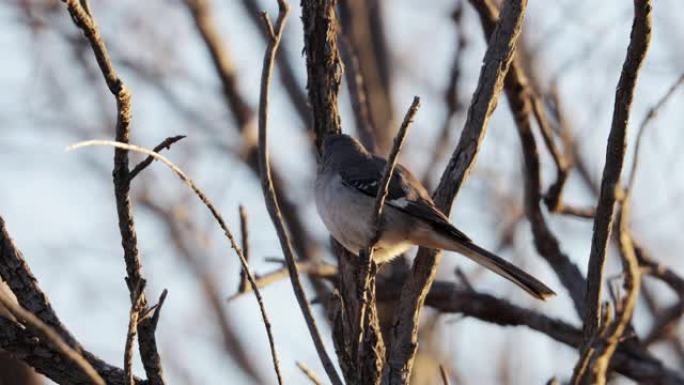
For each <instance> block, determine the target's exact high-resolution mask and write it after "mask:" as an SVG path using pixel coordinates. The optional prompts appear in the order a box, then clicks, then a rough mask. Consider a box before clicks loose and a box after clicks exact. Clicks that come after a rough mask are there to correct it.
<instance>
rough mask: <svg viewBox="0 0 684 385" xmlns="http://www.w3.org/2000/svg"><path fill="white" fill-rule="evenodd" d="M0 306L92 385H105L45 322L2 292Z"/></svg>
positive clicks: (77, 353)
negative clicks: (78, 369) (48, 343)
mask: <svg viewBox="0 0 684 385" xmlns="http://www.w3.org/2000/svg"><path fill="white" fill-rule="evenodd" d="M0 305H2V306H3V307H4V308H5V309H7V310H8V311H9V312H10V313H11V314H12V315H13V316H14V317H15V318H16V319H17V320H20V322H21V323H23V324H26V326H28V327H29V328H30V329H32V330H34V331H36V332H37V333H38V335H39V336H41V337H42V338H44V339H45V340H46V341H49V342H50V343H51V344H52V345H54V346H55V347H56V348H57V349H58V350H59V351H60V352H61V353H62V354H63V355H64V356H65V357H67V358H68V359H69V360H71V361H72V362H74V363H75V364H76V365H77V366H79V368H80V369H81V371H83V373H85V374H86V376H88V378H89V379H90V381H91V382H92V383H93V384H95V385H105V381H104V380H103V379H102V377H101V376H100V374H99V373H98V372H97V371H95V369H94V368H93V366H92V365H91V364H90V363H89V362H88V361H86V360H85V359H84V358H83V356H82V355H81V353H79V352H78V351H77V350H76V349H74V348H72V347H71V346H69V344H67V343H66V342H65V341H64V340H63V339H62V337H61V336H60V335H59V334H58V333H57V332H56V331H55V330H53V329H52V328H51V327H50V326H48V325H47V324H46V323H45V322H43V321H41V320H40V318H38V317H36V316H35V315H34V314H33V313H31V312H30V311H28V310H26V309H24V308H22V307H21V306H19V305H18V304H17V303H15V302H14V301H13V300H12V299H11V298H9V296H7V294H5V293H4V292H0ZM133 380H134V379H133V377H132V376H131V382H130V383H129V384H134V381H133Z"/></svg>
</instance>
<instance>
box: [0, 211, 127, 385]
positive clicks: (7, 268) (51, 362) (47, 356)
mask: <svg viewBox="0 0 684 385" xmlns="http://www.w3.org/2000/svg"><path fill="white" fill-rule="evenodd" d="M0 276H1V277H2V280H3V281H5V282H6V283H7V285H8V286H9V287H10V289H11V290H12V292H13V294H14V295H15V296H16V298H17V301H18V302H19V304H20V305H21V306H22V307H23V308H24V309H26V310H28V311H29V312H31V313H33V314H34V315H36V317H38V318H39V319H40V320H41V321H42V322H43V323H45V324H46V325H48V326H49V327H50V328H51V329H52V330H54V331H55V332H56V333H58V334H59V335H60V337H61V338H62V340H63V341H65V342H66V343H68V344H69V345H70V346H71V347H72V348H73V349H74V350H76V351H80V352H81V354H82V355H83V357H84V358H85V359H86V360H87V361H88V362H89V363H90V364H91V365H92V366H93V367H94V368H95V369H96V370H97V372H98V373H99V374H100V376H102V377H103V378H105V379H106V382H107V383H108V384H113V385H122V384H123V378H124V376H123V370H121V369H120V368H117V367H114V366H111V365H109V364H107V363H106V362H104V361H102V360H100V359H99V358H97V357H96V356H94V355H93V354H92V353H89V352H88V351H85V350H83V348H81V345H80V344H79V343H78V341H76V340H75V339H74V338H73V337H72V336H71V334H70V333H69V331H68V330H66V328H65V327H64V325H63V324H62V323H61V321H60V320H59V318H58V317H57V314H56V313H55V311H54V310H53V308H52V306H51V305H50V303H49V301H48V299H47V296H46V295H45V293H44V292H43V291H42V290H41V288H40V287H39V286H38V279H37V278H36V277H35V276H34V275H33V273H31V269H30V268H29V266H28V264H27V263H26V261H25V260H24V257H23V255H22V254H21V252H20V251H19V249H18V248H17V247H16V245H15V244H14V242H13V241H12V238H11V237H10V236H9V233H8V231H7V228H6V226H5V221H4V220H3V219H2V217H0ZM10 326H12V327H10ZM14 326H15V324H14V323H11V322H10V321H8V322H7V323H5V324H3V325H0V347H2V349H4V350H6V351H8V352H12V353H14V354H15V355H17V356H21V357H22V360H23V361H24V362H26V363H27V364H29V365H30V366H32V367H33V368H35V369H36V370H37V371H38V372H40V373H42V374H44V375H46V376H47V377H49V378H50V379H52V380H53V381H55V382H58V383H68V384H91V383H92V381H90V379H89V378H88V377H87V376H83V375H81V370H80V368H79V366H78V365H76V364H73V365H70V364H69V363H70V362H71V361H70V360H64V358H63V356H62V353H61V352H60V351H59V350H51V349H52V348H51V347H50V346H46V345H43V344H40V343H39V342H37V341H36V340H35V338H34V337H33V336H32V335H29V334H27V333H26V332H25V329H24V328H22V327H19V326H16V327H14ZM37 348H40V349H42V350H41V353H40V354H38V352H36V349H37ZM136 380H137V379H136ZM137 381H138V383H139V382H140V380H137Z"/></svg>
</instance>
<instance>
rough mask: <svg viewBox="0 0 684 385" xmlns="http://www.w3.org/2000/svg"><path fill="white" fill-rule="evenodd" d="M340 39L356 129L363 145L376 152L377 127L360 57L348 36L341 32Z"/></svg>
mask: <svg viewBox="0 0 684 385" xmlns="http://www.w3.org/2000/svg"><path fill="white" fill-rule="evenodd" d="M339 40H340V53H341V54H342V60H343V62H344V63H345V68H344V75H345V80H346V81H347V88H348V89H349V99H350V101H351V107H352V111H353V112H354V122H355V123H356V131H357V133H358V135H359V139H360V140H361V142H362V143H363V145H364V146H365V147H366V148H367V149H368V150H370V151H371V152H375V151H377V146H376V143H375V132H376V131H377V129H376V128H375V127H374V126H373V120H372V119H371V113H370V109H371V107H370V103H369V100H368V92H367V90H366V83H365V82H364V80H363V74H362V73H361V69H360V68H359V59H358V57H357V56H356V52H354V48H353V47H352V45H351V43H350V42H349V38H348V37H347V36H345V35H344V34H340V35H339Z"/></svg>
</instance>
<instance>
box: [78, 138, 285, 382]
mask: <svg viewBox="0 0 684 385" xmlns="http://www.w3.org/2000/svg"><path fill="white" fill-rule="evenodd" d="M90 146H112V147H116V148H121V149H125V150H129V151H135V152H139V153H142V154H146V155H150V156H152V157H154V158H155V159H156V160H158V161H160V162H162V163H163V164H164V165H166V166H167V167H169V168H170V169H171V171H173V173H174V174H176V175H177V176H178V177H179V178H180V179H181V180H182V181H183V182H184V183H185V184H186V185H187V186H188V187H189V188H190V189H191V190H192V191H193V192H194V193H195V195H197V197H198V198H199V199H200V200H201V201H202V203H204V205H205V206H206V207H207V209H209V211H210V212H211V214H212V216H213V217H214V219H216V222H217V223H218V225H219V226H220V227H221V230H223V233H224V234H225V236H226V237H227V238H228V241H230V246H231V247H232V248H233V250H235V253H236V254H237V255H238V258H239V259H240V264H241V265H242V269H243V270H245V272H246V273H247V279H248V280H249V284H250V286H251V287H252V291H254V296H255V297H256V299H257V302H258V304H259V310H260V311H261V317H262V319H263V321H264V326H265V328H266V334H267V335H268V340H269V345H270V348H271V355H272V357H273V365H274V368H275V371H276V375H277V376H278V378H279V380H280V379H281V375H280V366H279V363H278V353H277V351H276V349H275V343H274V340H273V334H272V331H271V322H270V321H269V318H268V314H267V312H266V307H265V305H264V301H263V298H262V296H261V292H260V291H259V288H258V287H257V285H256V279H255V278H254V274H253V273H252V270H251V268H250V267H249V263H248V262H247V260H246V259H245V256H244V255H243V254H242V249H240V246H239V245H238V243H237V240H236V239H235V237H234V236H233V233H232V232H231V231H230V229H229V228H228V225H226V221H225V220H224V219H223V217H222V216H221V214H220V213H219V211H218V209H216V206H214V204H213V203H211V201H210V200H209V198H208V197H207V196H206V195H205V194H204V192H202V190H200V188H199V187H197V185H196V184H195V182H193V180H192V179H191V178H190V177H189V176H188V175H186V174H185V172H183V170H181V169H180V168H179V167H178V166H176V165H175V164H174V163H173V162H171V161H170V160H169V159H167V158H166V157H165V156H163V155H161V154H159V153H156V152H154V151H152V150H149V149H147V148H143V147H139V146H136V145H133V144H126V143H119V142H112V141H109V140H87V141H84V142H79V143H76V144H72V145H71V146H69V147H67V151H73V150H76V149H79V148H83V147H90ZM279 382H280V383H281V384H282V381H279Z"/></svg>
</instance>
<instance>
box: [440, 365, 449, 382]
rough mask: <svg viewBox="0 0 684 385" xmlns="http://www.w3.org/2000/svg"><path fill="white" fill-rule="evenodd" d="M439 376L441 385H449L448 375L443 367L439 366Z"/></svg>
mask: <svg viewBox="0 0 684 385" xmlns="http://www.w3.org/2000/svg"><path fill="white" fill-rule="evenodd" d="M439 375H440V376H441V377H442V385H451V382H450V381H449V373H447V370H446V368H445V367H444V365H439Z"/></svg>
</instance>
